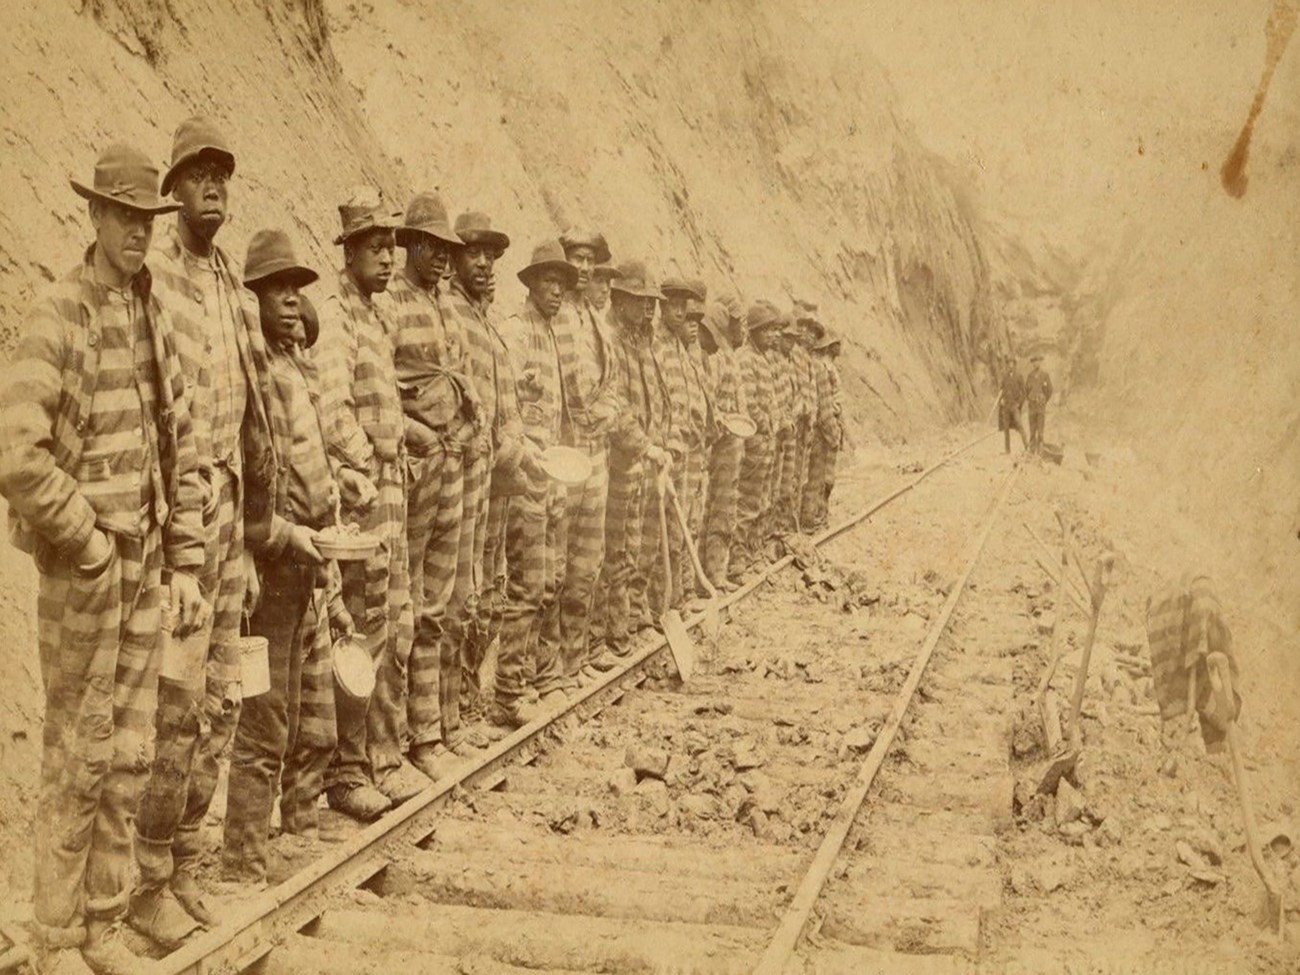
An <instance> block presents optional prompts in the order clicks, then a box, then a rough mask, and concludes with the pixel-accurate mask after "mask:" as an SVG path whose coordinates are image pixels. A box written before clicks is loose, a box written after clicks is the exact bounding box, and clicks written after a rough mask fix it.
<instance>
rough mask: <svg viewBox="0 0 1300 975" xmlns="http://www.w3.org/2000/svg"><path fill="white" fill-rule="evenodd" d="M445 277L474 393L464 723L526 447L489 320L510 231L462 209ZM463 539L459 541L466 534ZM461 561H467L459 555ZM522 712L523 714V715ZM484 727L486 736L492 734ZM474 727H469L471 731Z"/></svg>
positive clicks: (457, 601)
mask: <svg viewBox="0 0 1300 975" xmlns="http://www.w3.org/2000/svg"><path fill="white" fill-rule="evenodd" d="M453 232H454V233H455V234H456V236H457V237H459V238H460V240H461V243H460V244H453V245H452V248H451V267H452V272H453V276H452V280H451V284H450V286H449V287H448V289H447V292H446V295H445V297H444V301H443V313H444V316H445V321H446V322H447V328H448V331H449V332H451V333H454V334H457V335H459V336H461V338H462V341H463V342H464V343H465V347H466V349H467V350H468V353H469V364H470V370H471V374H472V379H473V383H474V387H475V389H476V390H477V391H478V394H479V409H480V433H479V435H478V436H477V437H476V438H474V439H473V440H471V441H470V443H469V446H468V447H467V449H466V465H465V471H466V475H465V503H464V509H465V512H466V514H465V517H464V518H463V519H462V521H461V533H462V536H461V538H462V541H461V544H460V546H459V550H458V554H459V556H460V559H461V561H460V563H459V564H458V565H457V568H456V591H455V593H454V594H453V597H452V601H453V604H454V605H456V606H458V607H462V611H463V612H464V614H465V616H466V633H465V640H464V643H463V645H462V660H461V665H462V680H463V681H464V685H465V690H466V694H465V705H466V707H465V708H464V709H463V713H464V714H465V716H466V721H467V722H468V721H469V720H470V719H471V718H472V719H473V720H474V721H475V723H477V721H478V720H479V719H480V718H481V717H482V714H481V711H480V707H481V704H482V700H481V694H482V688H480V686H479V671H480V669H481V668H482V665H483V657H484V654H485V653H486V651H487V648H488V647H489V646H490V645H491V644H492V641H493V640H494V639H495V638H496V635H497V631H498V629H499V627H500V612H501V603H502V600H503V599H504V594H505V529H506V520H507V515H508V512H509V506H510V496H511V495H512V494H513V493H515V492H516V489H517V485H518V484H519V483H520V482H521V481H522V476H521V465H523V464H524V463H526V457H528V456H529V455H530V454H531V448H530V447H529V446H528V442H527V441H526V440H525V438H524V433H523V423H522V421H521V420H520V418H519V406H518V400H517V399H516V393H515V373H514V366H513V365H512V363H511V360H510V354H509V350H508V349H507V348H506V344H505V341H504V340H503V339H502V338H501V333H500V332H499V330H498V329H497V327H496V324H495V322H494V319H493V316H492V311H491V305H492V297H493V293H494V291H495V286H496V280H495V276H494V267H495V265H496V262H497V260H499V259H500V257H501V255H502V254H503V253H505V250H506V248H507V247H509V246H510V238H509V237H508V236H506V235H505V234H503V233H502V232H501V231H499V230H496V229H494V228H493V227H492V221H491V220H490V219H489V218H488V217H487V215H486V214H483V213H478V212H470V213H462V214H461V215H460V216H458V217H457V218H456V225H455V229H454V231H453ZM467 538H468V539H469V540H470V543H469V544H466V539H467ZM466 560H468V561H466ZM524 717H525V718H528V717H531V715H530V714H525V715H524ZM494 729H496V726H488V728H487V729H486V730H485V735H486V737H493V736H498V737H499V729H496V730H495V731H494ZM477 732H478V729H477V728H474V729H472V731H471V734H474V735H476V736H477Z"/></svg>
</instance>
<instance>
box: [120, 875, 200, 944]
mask: <svg viewBox="0 0 1300 975" xmlns="http://www.w3.org/2000/svg"><path fill="white" fill-rule="evenodd" d="M126 920H127V923H128V924H130V925H131V927H133V928H135V930H137V931H139V932H140V933H141V934H142V935H144V936H145V937H146V938H148V939H149V940H150V941H153V942H154V943H156V944H157V945H158V946H159V947H162V948H164V949H166V950H167V951H175V950H176V949H177V948H179V947H180V946H181V945H183V944H184V943H185V942H186V940H188V939H189V937H190V935H192V934H194V933H195V932H197V931H200V930H202V928H203V925H201V924H200V923H199V922H198V921H197V920H196V919H195V918H194V917H193V916H192V915H191V914H190V913H189V912H188V911H187V910H185V908H184V906H183V905H182V904H181V902H180V901H179V900H178V899H177V897H176V895H175V894H174V893H172V890H171V888H170V887H141V888H140V889H138V890H136V891H135V893H133V894H132V895H131V906H130V908H129V909H128V910H127V915H126Z"/></svg>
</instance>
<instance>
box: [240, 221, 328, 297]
mask: <svg viewBox="0 0 1300 975" xmlns="http://www.w3.org/2000/svg"><path fill="white" fill-rule="evenodd" d="M275 277H283V278H285V279H287V280H289V281H292V282H293V283H294V284H296V285H297V286H298V287H300V288H302V287H305V286H307V285H309V284H311V283H312V282H313V281H315V280H316V279H317V278H319V277H320V275H318V274H317V273H316V272H315V271H313V270H312V269H311V268H309V267H304V266H303V265H301V264H299V263H298V260H297V258H296V257H294V253H293V244H292V243H290V241H289V235H288V234H286V233H285V232H284V231H283V230H259V231H258V232H257V233H255V234H253V237H252V239H251V240H249V242H248V256H247V257H246V258H245V259H244V287H246V288H254V289H256V286H257V285H258V283H259V282H262V281H266V280H267V279H269V278H275Z"/></svg>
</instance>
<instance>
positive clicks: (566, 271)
mask: <svg viewBox="0 0 1300 975" xmlns="http://www.w3.org/2000/svg"><path fill="white" fill-rule="evenodd" d="M542 271H559V272H560V273H562V274H563V275H564V276H565V279H566V286H567V287H570V288H571V287H573V286H574V285H575V284H577V283H578V269H577V268H576V267H574V266H573V265H572V264H570V263H569V261H568V259H567V258H566V257H565V256H564V245H563V244H561V243H560V242H559V241H558V240H547V241H543V242H542V243H540V244H538V245H537V246H536V247H535V248H533V257H532V260H530V261H529V262H528V264H527V266H526V267H524V268H523V270H521V271H520V272H519V273H518V274H517V275H516V277H518V278H519V280H520V281H522V282H523V283H524V285H525V286H528V284H529V282H530V281H531V280H532V279H533V277H534V276H535V275H537V274H540V273H541V272H542Z"/></svg>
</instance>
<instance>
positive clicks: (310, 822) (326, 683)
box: [280, 587, 339, 833]
mask: <svg viewBox="0 0 1300 975" xmlns="http://www.w3.org/2000/svg"><path fill="white" fill-rule="evenodd" d="M294 662H295V664H296V668H295V667H292V666H291V667H290V670H289V744H288V749H287V752H286V754H285V759H284V771H283V772H282V773H281V775H280V823H281V825H282V826H283V827H284V829H286V830H288V831H290V832H294V833H301V832H303V831H304V830H306V829H307V828H309V827H311V826H314V825H315V824H316V819H317V813H316V800H317V799H319V798H320V794H321V793H322V792H324V791H325V770H326V769H327V768H329V764H330V758H331V757H332V756H333V755H334V749H335V747H337V745H338V740H339V738H338V730H337V729H336V727H335V717H334V636H333V629H332V628H331V626H330V616H329V596H328V592H327V590H326V589H323V588H320V587H317V588H315V589H314V590H313V591H312V596H311V599H310V601H309V602H308V603H307V614H306V616H305V618H304V619H303V624H302V639H301V641H300V644H299V650H298V653H297V654H296V655H295V657H294Z"/></svg>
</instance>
